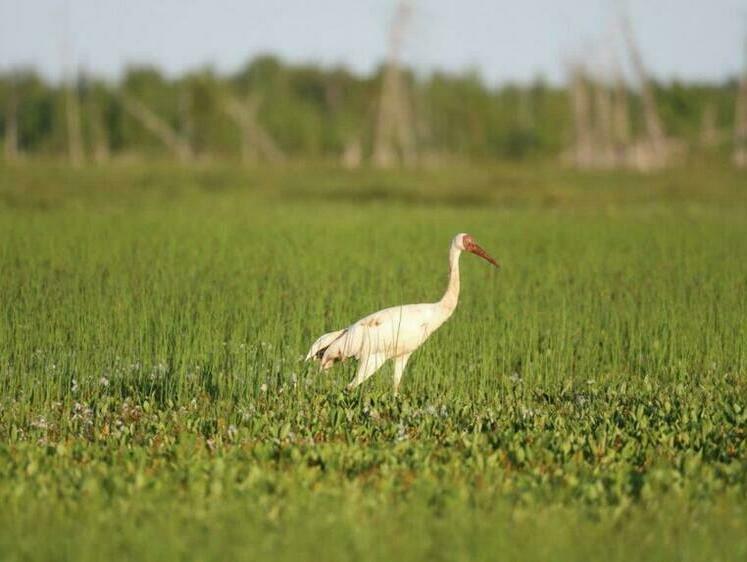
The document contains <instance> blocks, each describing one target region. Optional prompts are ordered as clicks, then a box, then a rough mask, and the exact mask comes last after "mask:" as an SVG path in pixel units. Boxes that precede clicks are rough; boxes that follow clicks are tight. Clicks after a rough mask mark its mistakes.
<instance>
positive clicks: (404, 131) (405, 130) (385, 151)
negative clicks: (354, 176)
mask: <svg viewBox="0 0 747 562" xmlns="http://www.w3.org/2000/svg"><path fill="white" fill-rule="evenodd" d="M409 15H410V5H409V3H408V2H405V1H403V2H400V4H399V6H398V8H397V14H396V15H395V19H394V23H393V24H392V30H391V34H390V36H389V54H388V56H387V63H386V67H385V69H384V76H383V80H382V88H381V98H380V101H379V114H378V118H377V122H376V130H375V135H374V147H373V162H374V164H375V165H376V166H378V167H381V168H388V167H391V166H393V165H394V164H395V163H396V161H397V160H398V154H401V157H402V161H403V162H404V164H405V165H413V164H415V162H416V160H417V149H416V144H415V134H414V127H413V119H412V112H411V109H410V107H409V104H408V101H407V89H406V86H405V83H404V80H403V77H402V71H401V69H400V66H399V55H400V49H401V47H402V39H403V36H404V30H405V26H406V23H407V20H408V18H409ZM398 151H399V152H398Z"/></svg>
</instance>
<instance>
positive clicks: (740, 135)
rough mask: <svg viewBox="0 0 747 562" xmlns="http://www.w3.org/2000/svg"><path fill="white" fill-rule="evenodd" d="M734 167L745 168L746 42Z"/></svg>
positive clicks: (746, 108) (735, 133)
mask: <svg viewBox="0 0 747 562" xmlns="http://www.w3.org/2000/svg"><path fill="white" fill-rule="evenodd" d="M734 165H735V166H737V167H738V168H747V41H745V68H744V72H743V73H742V78H741V80H740V81H739V90H738V91H737V107H736V112H735V115H734Z"/></svg>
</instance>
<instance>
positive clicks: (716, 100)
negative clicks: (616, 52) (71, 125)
mask: <svg viewBox="0 0 747 562" xmlns="http://www.w3.org/2000/svg"><path fill="white" fill-rule="evenodd" d="M404 74H405V82H406V84H407V87H408V91H409V103H410V104H411V106H412V110H413V113H414V121H415V124H414V127H415V136H416V139H417V143H418V147H419V149H420V150H421V152H423V153H424V154H425V155H426V159H427V157H428V156H429V155H430V156H431V157H432V156H433V155H445V154H448V155H453V156H457V157H460V158H462V159H483V160H484V159H507V160H520V159H526V158H536V157H543V156H544V157H547V156H557V155H558V154H560V153H561V152H562V151H563V150H564V149H566V148H567V147H568V146H569V144H570V143H571V142H572V139H573V129H572V121H571V104H570V101H569V99H568V92H567V91H566V90H565V89H564V88H558V87H553V86H550V85H548V84H546V83H544V82H543V80H542V79H541V78H538V79H536V80H535V81H534V82H533V83H531V84H526V85H521V86H519V85H511V84H508V85H504V86H501V87H490V86H488V85H486V84H485V83H484V82H483V81H482V79H481V78H480V76H479V75H478V74H477V73H476V72H474V71H468V72H464V73H462V74H446V73H442V72H436V73H434V74H432V75H430V76H422V77H416V76H415V75H414V74H413V73H412V72H409V71H406V72H405V73H404ZM382 75H383V70H382V69H379V71H377V73H376V74H374V75H373V76H372V77H361V76H357V75H354V74H352V73H350V72H349V71H347V70H346V69H344V68H332V69H325V68H321V67H317V66H313V65H292V64H287V63H284V62H282V61H281V60H279V59H277V58H275V57H273V56H270V55H265V56H260V57H257V58H256V59H254V60H253V61H251V62H250V63H248V64H247V65H246V67H245V68H243V69H241V70H240V71H238V72H236V73H235V74H233V75H228V76H220V75H218V74H216V73H215V72H214V71H213V70H212V69H210V68H206V69H201V70H198V71H195V72H190V73H187V74H185V75H183V76H179V77H174V78H170V77H166V76H164V75H162V74H161V73H160V72H159V70H158V69H155V68H152V67H132V68H129V69H128V70H127V71H126V73H125V75H124V77H123V79H122V80H121V81H120V83H118V84H105V83H104V82H102V81H100V80H97V79H89V78H86V79H83V78H81V79H80V80H79V84H78V89H77V93H78V95H79V97H80V99H81V106H82V112H81V114H82V120H83V125H84V127H83V128H84V130H86V131H88V134H87V135H86V145H87V147H88V149H89V152H90V151H91V150H92V144H93V139H92V136H91V134H90V130H91V128H92V127H91V120H92V119H94V118H95V116H96V114H97V113H98V112H99V111H104V114H105V119H104V130H105V134H106V137H107V141H108V144H109V146H110V148H111V149H112V151H113V153H114V154H115V155H117V154H120V155H132V154H136V153H144V154H149V155H155V156H166V155H167V154H168V152H167V150H166V149H165V148H164V147H163V146H162V144H161V142H160V141H159V140H158V139H157V138H155V137H154V136H153V134H152V132H150V131H148V130H146V129H144V128H143V126H142V124H140V123H139V122H138V121H137V120H136V119H134V118H133V117H132V116H131V115H129V114H128V113H127V112H126V111H125V108H124V107H123V106H122V103H121V96H120V94H122V93H125V94H127V95H130V96H132V97H134V98H136V99H137V100H139V101H140V102H141V103H143V104H144V105H145V106H146V107H148V108H149V109H150V110H151V111H153V112H154V113H155V114H156V115H158V116H159V117H160V118H161V119H163V120H164V122H166V123H167V124H168V125H169V126H170V127H172V128H173V129H174V130H175V131H177V132H179V133H180V134H181V135H183V136H184V137H185V138H186V139H188V141H189V142H190V144H191V145H192V147H193V149H194V150H195V152H196V153H197V154H198V155H202V156H204V157H223V158H234V159H235V158H238V156H239V146H240V142H239V131H238V128H237V126H236V124H235V123H234V122H233V121H232V120H231V119H230V118H228V117H227V116H226V115H225V112H224V111H223V109H222V107H221V106H222V101H221V99H222V97H223V96H224V95H225V94H226V93H230V94H231V95H232V96H234V97H236V98H239V99H245V98H247V97H249V96H250V95H251V96H256V97H257V99H258V101H259V113H258V122H259V123H260V125H261V126H262V127H263V128H264V129H266V130H267V132H268V133H269V134H270V136H271V137H272V138H273V139H275V141H276V142H277V144H278V145H279V146H280V148H281V149H282V150H283V151H284V152H285V153H287V154H289V155H290V156H294V157H297V158H305V159H315V160H319V159H330V158H337V157H339V155H340V154H341V153H342V152H343V150H344V148H345V147H346V146H347V145H348V144H349V143H351V142H353V141H358V142H360V143H361V145H362V146H363V148H364V149H366V150H367V151H370V146H371V143H372V139H373V134H374V127H375V122H376V112H377V108H378V103H379V95H380V90H381V80H382ZM87 85H93V86H94V87H93V88H91V87H88V86H87ZM11 87H13V88H15V91H16V92H17V94H18V95H19V99H20V100H21V105H20V107H19V116H20V125H19V136H20V145H21V148H22V149H23V150H25V151H26V152H29V153H32V154H58V155H59V154H64V153H65V146H66V144H65V142H66V119H65V106H64V92H63V88H62V87H61V86H60V85H50V84H45V83H43V82H42V81H41V80H40V79H39V78H38V77H37V76H35V75H34V74H33V73H32V72H27V71H26V72H22V73H18V72H16V73H6V74H5V75H0V98H3V99H4V98H6V97H7V92H9V91H10V88H11ZM656 93H657V101H658V103H659V109H660V113H661V115H662V119H663V122H664V126H665V129H666V131H667V132H668V133H669V134H671V135H673V136H676V137H678V138H680V139H681V140H683V141H684V142H685V143H686V144H688V145H690V146H691V147H693V148H696V149H697V148H698V147H699V135H700V127H701V123H702V119H703V115H704V112H705V110H706V108H707V107H711V108H712V110H713V111H714V112H715V113H714V115H715V121H716V127H717V131H716V133H717V136H718V137H719V139H721V140H720V141H719V142H720V143H721V144H722V145H728V144H729V143H730V142H731V136H732V135H731V130H732V128H733V116H734V107H735V101H734V100H735V95H736V84H735V83H734V82H729V83H726V84H721V85H717V84H714V85H707V84H682V83H679V82H673V83H671V84H658V85H657V88H656ZM630 94H631V95H630V102H631V119H632V124H631V126H632V128H633V130H634V131H635V132H636V133H637V134H640V133H641V131H642V129H643V127H642V116H641V108H640V100H639V98H638V95H637V94H636V93H635V92H630ZM92 100H93V101H95V104H93V107H92V104H91V103H90V102H91V101H92ZM2 102H3V100H2V99H0V125H2V124H3V123H4V120H5V113H6V111H7V104H6V103H2Z"/></svg>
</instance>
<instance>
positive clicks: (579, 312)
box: [0, 162, 747, 561]
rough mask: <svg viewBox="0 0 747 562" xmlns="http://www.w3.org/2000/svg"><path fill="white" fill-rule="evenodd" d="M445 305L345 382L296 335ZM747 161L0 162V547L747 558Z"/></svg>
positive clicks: (223, 554)
mask: <svg viewBox="0 0 747 562" xmlns="http://www.w3.org/2000/svg"><path fill="white" fill-rule="evenodd" d="M460 231H466V232H470V233H472V234H474V235H475V237H476V238H477V239H478V240H479V241H480V242H481V243H482V244H483V246H484V247H485V248H486V249H487V250H488V251H490V252H491V254H493V255H494V256H495V257H496V258H497V259H498V260H499V261H500V262H501V264H502V266H503V267H502V269H501V270H500V271H494V270H492V269H490V268H489V267H488V266H487V265H486V264H485V263H484V262H480V261H479V260H477V259H473V258H472V257H471V256H465V257H464V258H463V259H462V295H461V300H460V305H459V308H458V309H457V311H456V313H455V315H454V317H453V318H452V319H451V320H450V321H449V322H448V323H447V324H446V325H445V326H444V327H443V328H441V330H439V331H438V332H437V333H436V334H435V335H434V336H433V337H432V338H431V339H430V340H429V341H428V342H427V343H426V344H425V345H424V347H423V348H422V349H421V350H420V351H418V352H417V353H416V354H415V355H414V356H413V358H412V360H411V362H410V365H409V367H408V372H407V373H406V375H405V379H404V383H403V388H402V390H403V392H402V394H401V396H399V397H397V398H395V397H393V396H392V395H391V367H390V366H388V367H386V368H385V369H384V370H383V371H382V372H381V373H379V374H377V375H376V376H375V377H374V378H373V379H371V380H370V381H369V382H368V383H366V384H365V385H364V386H363V387H362V389H361V390H360V391H356V392H353V393H348V392H345V391H344V387H345V384H346V383H347V382H348V380H349V379H350V378H351V377H352V374H353V371H354V366H353V365H343V366H338V367H337V368H335V369H334V370H332V371H331V372H329V373H327V374H324V375H320V374H319V373H317V372H316V369H315V368H313V367H312V366H309V365H306V364H304V363H303V362H301V357H302V356H303V355H304V354H305V352H306V350H307V349H308V346H309V345H310V344H311V342H312V341H313V340H314V339H315V338H316V337H317V336H318V335H319V334H321V333H323V332H325V331H329V330H331V329H334V328H339V327H342V326H344V325H346V324H347V323H349V322H351V321H353V320H356V319H357V318H359V317H361V316H363V315H364V314H366V313H368V312H372V311H374V310H377V309H379V308H382V307H384V306H388V305H393V304H400V303H409V302H421V301H429V300H435V299H438V298H439V297H440V295H441V293H442V291H443V289H444V287H445V283H446V273H447V249H448V244H449V241H450V239H451V237H452V236H453V235H454V234H455V233H456V232H460ZM746 257H747V176H746V175H745V174H741V175H740V174H738V173H736V172H729V171H727V170H725V169H723V168H721V167H715V166H709V165H706V164H703V165H701V166H695V165H693V166H691V167H689V168H685V169H683V170H678V171H672V172H667V173H661V174H655V175H652V176H639V175H635V174H619V173H615V174H612V173H597V174H585V175H579V174H576V173H573V172H569V171H565V170H561V169H558V168H557V167H555V166H550V165H538V166H537V167H535V168H531V169H530V168H529V167H528V166H513V167H502V166H481V167H476V168H466V167H465V168H458V169H456V168H455V169H448V170H433V171H421V172H409V173H394V172H392V173H380V172H372V171H360V172H343V171H339V170H335V169H328V168H325V167H321V166H312V165H306V166H301V165H298V166H291V167H287V168H283V169H276V170H273V169H256V170H244V171H240V170H236V169H233V168H230V167H226V166H222V165H218V164H214V165H204V166H197V167H193V168H187V169H178V168H172V167H169V166H165V165H159V164H155V163H154V164H151V165H138V166H124V165H112V166H110V167H106V168H98V169H96V168H90V169H86V170H82V171H77V172H75V171H70V170H68V169H66V168H64V167H58V166H56V165H54V164H51V163H32V162H27V163H25V164H22V165H20V166H16V167H13V168H7V167H6V168H4V169H3V170H2V174H0V272H1V273H0V295H2V297H1V298H2V300H1V301H0V389H1V391H2V393H1V394H0V435H2V439H1V440H0V501H1V502H2V504H3V506H4V509H3V510H2V513H0V558H2V559H3V560H45V559H47V560H48V559H55V560H89V559H90V560H101V559H133V560H192V559H194V560H227V559H234V560H241V559H246V560H250V559H257V558H259V557H264V556H267V557H270V558H271V559H273V560H291V559H293V560H297V559H299V558H308V559H311V558H315V559H324V560H350V559H357V560H361V561H363V560H382V559H384V560H393V559H418V560H426V559H427V560H494V559H496V558H505V559H515V560H589V559H599V558H602V557H604V558H605V559H607V560H610V561H612V560H631V559H634V560H724V561H726V560H744V559H745V558H747V400H746V397H747V320H746V319H747V262H746V261H745V258H746Z"/></svg>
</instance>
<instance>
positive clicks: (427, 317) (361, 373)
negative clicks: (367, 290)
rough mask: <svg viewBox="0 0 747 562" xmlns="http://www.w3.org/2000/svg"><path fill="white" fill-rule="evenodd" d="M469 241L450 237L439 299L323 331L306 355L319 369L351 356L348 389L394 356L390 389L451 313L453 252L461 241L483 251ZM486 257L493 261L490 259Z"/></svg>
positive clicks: (455, 292)
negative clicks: (443, 289)
mask: <svg viewBox="0 0 747 562" xmlns="http://www.w3.org/2000/svg"><path fill="white" fill-rule="evenodd" d="M471 240H472V238H471V237H470V236H469V235H466V234H458V235H457V236H456V237H455V238H454V240H453V241H452V243H451V247H450V249H449V284H448V286H447V288H446V292H445V293H444V296H443V298H442V299H441V300H440V301H438V302H434V303H423V304H408V305H404V306H394V307H391V308H385V309H383V310H380V311H378V312H374V313H373V314H369V315H368V316H365V317H364V318H361V319H360V320H358V321H357V322H355V323H354V324H351V325H350V326H348V327H347V328H344V329H342V330H338V331H335V332H330V333H328V334H324V335H323V336H322V337H320V338H319V339H318V340H317V341H316V342H314V344H313V345H312V346H311V349H310V350H309V353H308V354H307V356H306V359H307V360H309V359H318V360H319V361H320V362H321V368H322V369H323V370H326V369H329V368H330V367H331V366H332V365H334V363H335V362H337V361H344V360H345V359H348V358H355V359H357V360H358V371H357V373H356V375H355V378H353V380H352V381H351V382H350V384H349V385H348V388H355V387H356V386H358V385H359V384H361V383H362V382H363V381H365V380H366V379H367V378H369V377H370V376H371V375H373V374H374V373H375V372H376V371H377V370H378V369H379V367H381V366H382V365H383V364H384V363H385V362H386V361H388V360H389V359H394V391H395V393H396V392H397V391H398V390H399V384H400V381H401V380H402V374H403V373H404V370H405V366H406V365H407V361H408V359H409V358H410V355H411V354H412V353H413V352H414V351H415V350H416V349H417V348H419V347H420V346H421V345H422V344H423V342H425V340H427V339H428V337H430V335H431V334H432V333H433V332H435V331H436V330H437V329H438V328H439V327H440V326H441V325H442V324H443V323H444V322H446V321H447V320H448V319H449V317H450V316H451V315H452V314H453V313H454V309H455V308H456V306H457V303H458V301H459V257H460V255H461V253H462V251H464V250H465V249H466V248H465V241H466V243H467V244H468V245H469V244H472V245H473V248H474V247H476V248H478V249H479V250H480V251H481V252H483V253H484V251H483V250H482V249H481V248H479V246H477V245H476V244H474V241H471ZM469 251H473V250H472V249H470V250H469ZM478 255H481V254H478ZM485 255H487V254H485ZM483 257H484V256H483ZM486 259H488V258H486ZM489 261H491V262H492V263H494V264H495V262H494V261H493V260H492V258H490V259H489Z"/></svg>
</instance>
